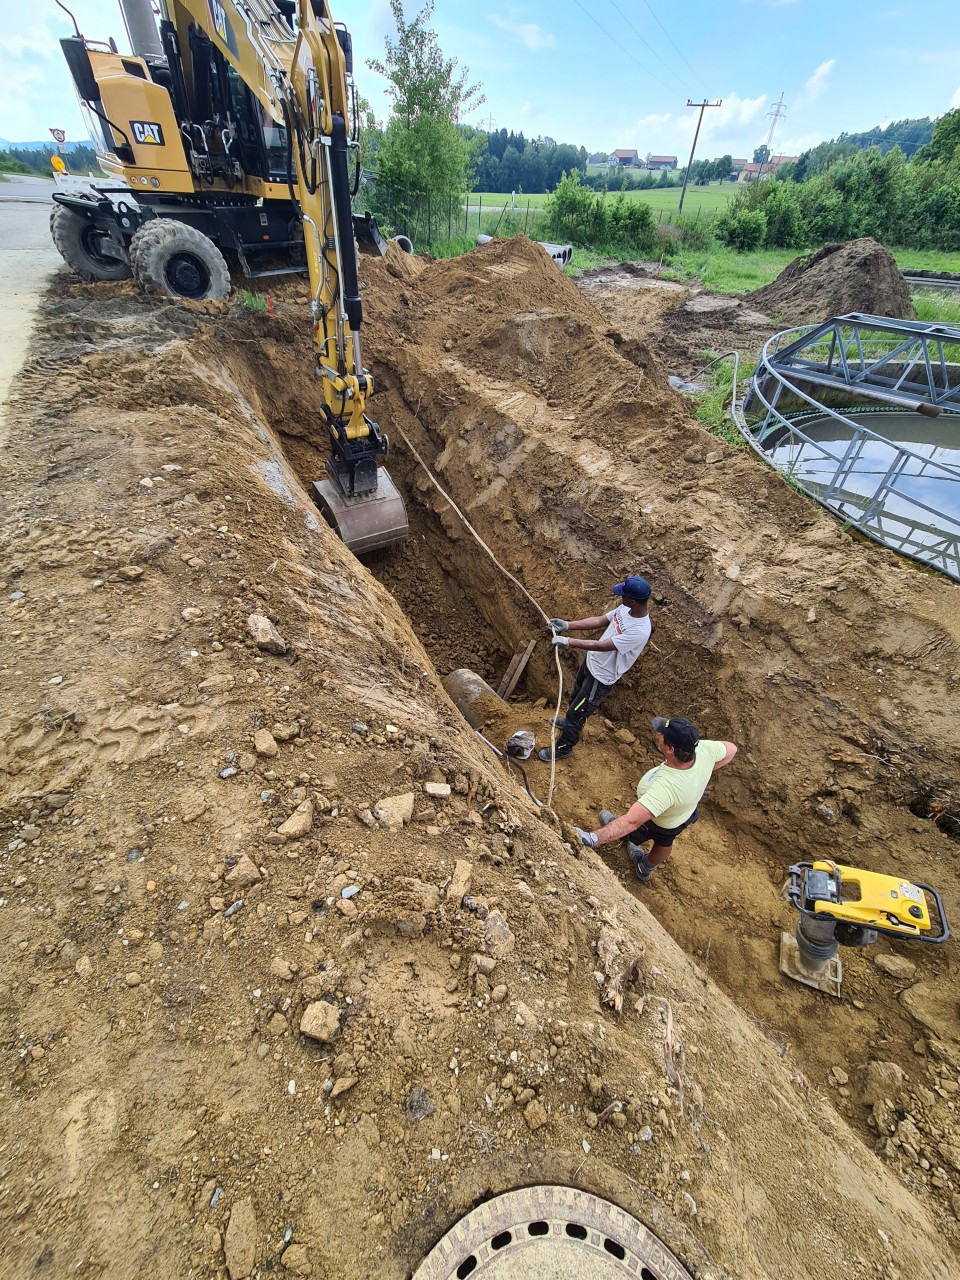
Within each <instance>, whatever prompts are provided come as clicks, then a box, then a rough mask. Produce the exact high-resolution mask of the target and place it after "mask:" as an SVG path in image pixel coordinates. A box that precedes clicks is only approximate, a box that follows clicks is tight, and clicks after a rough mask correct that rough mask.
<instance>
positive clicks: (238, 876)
mask: <svg viewBox="0 0 960 1280" xmlns="http://www.w3.org/2000/svg"><path fill="white" fill-rule="evenodd" d="M259 882H260V872H259V871H258V870H257V868H256V866H255V865H254V863H253V862H252V860H251V859H250V858H248V857H247V855H246V854H243V856H242V857H241V858H240V861H239V862H238V863H237V865H236V866H235V867H234V868H233V870H232V871H230V872H228V873H227V884H232V885H236V887H237V888H238V889H245V888H246V887H247V885H251V884H259Z"/></svg>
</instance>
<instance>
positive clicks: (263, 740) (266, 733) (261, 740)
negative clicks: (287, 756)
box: [253, 729, 280, 759]
mask: <svg viewBox="0 0 960 1280" xmlns="http://www.w3.org/2000/svg"><path fill="white" fill-rule="evenodd" d="M253 749H254V751H256V753H257V755H258V756H266V757H267V758H268V759H271V758H272V757H273V756H276V755H279V754H280V748H279V747H278V746H277V740H276V738H275V737H274V736H273V734H272V733H271V732H270V730H269V729H258V730H257V732H256V733H255V734H254V735H253Z"/></svg>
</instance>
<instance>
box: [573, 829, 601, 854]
mask: <svg viewBox="0 0 960 1280" xmlns="http://www.w3.org/2000/svg"><path fill="white" fill-rule="evenodd" d="M573 829H574V831H575V832H576V833H577V835H578V836H579V837H580V840H581V842H582V843H583V844H585V845H586V846H587V848H588V849H595V848H596V847H597V836H596V832H594V831H581V830H580V828H579V827H574V828H573Z"/></svg>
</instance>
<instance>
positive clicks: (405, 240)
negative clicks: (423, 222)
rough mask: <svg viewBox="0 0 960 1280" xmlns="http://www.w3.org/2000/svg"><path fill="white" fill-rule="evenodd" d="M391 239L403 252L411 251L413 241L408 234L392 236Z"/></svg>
mask: <svg viewBox="0 0 960 1280" xmlns="http://www.w3.org/2000/svg"><path fill="white" fill-rule="evenodd" d="M393 240H394V243H395V244H397V245H399V247H400V248H401V249H402V250H403V252H404V253H413V241H412V240H411V239H410V237H409V236H394V237H393Z"/></svg>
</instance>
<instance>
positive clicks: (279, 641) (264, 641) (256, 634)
mask: <svg viewBox="0 0 960 1280" xmlns="http://www.w3.org/2000/svg"><path fill="white" fill-rule="evenodd" d="M247 630H248V631H249V632H250V635H251V636H252V637H253V642H254V644H255V645H256V646H257V648H258V649H263V650H264V652H266V653H275V654H277V655H278V656H280V657H282V656H283V655H284V654H285V653H286V652H287V649H288V648H289V647H290V646H289V645H288V644H287V642H286V640H284V638H283V637H282V636H281V634H280V632H279V631H278V630H277V628H276V627H275V626H274V625H273V623H272V622H271V621H270V619H269V618H267V617H265V616H264V614H262V613H251V614H250V616H249V618H247Z"/></svg>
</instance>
